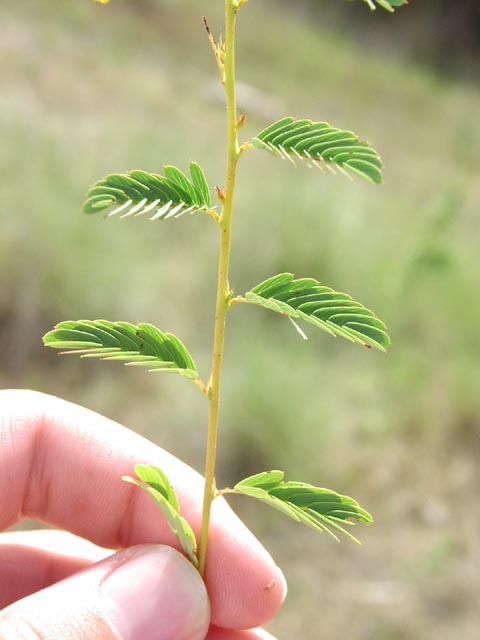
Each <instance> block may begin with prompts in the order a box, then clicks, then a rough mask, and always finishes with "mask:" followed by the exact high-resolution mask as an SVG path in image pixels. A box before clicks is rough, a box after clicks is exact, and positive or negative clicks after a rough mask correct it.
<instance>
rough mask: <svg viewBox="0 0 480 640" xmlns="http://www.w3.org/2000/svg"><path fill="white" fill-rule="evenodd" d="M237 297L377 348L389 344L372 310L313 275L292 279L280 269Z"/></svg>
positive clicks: (382, 327) (384, 328)
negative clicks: (324, 284)
mask: <svg viewBox="0 0 480 640" xmlns="http://www.w3.org/2000/svg"><path fill="white" fill-rule="evenodd" d="M241 301H243V302H248V303H251V304H256V305H259V306H261V307H265V308H266V309H270V310H271V311H275V312H276V313H282V314H284V315H287V316H289V317H290V318H291V319H293V320H295V319H300V320H305V321H306V322H309V323H310V324H313V325H315V326H317V327H319V328H320V329H323V330H324V331H326V332H327V333H330V334H331V335H336V336H342V337H343V338H346V339H347V340H350V341H352V342H357V343H359V344H363V345H365V346H367V347H375V348H376V349H379V350H380V351H385V349H387V348H388V347H389V346H390V338H389V337H388V335H387V333H386V327H385V325H384V323H383V322H382V321H381V320H379V319H378V318H377V317H376V316H375V314H374V313H373V311H370V310H369V309H366V308H365V307H364V306H363V305H362V304H360V303H359V302H356V301H355V300H353V299H352V298H351V296H349V295H348V294H346V293H338V292H337V291H334V290H333V289H331V288H330V287H325V286H323V285H321V284H320V283H319V282H318V281H317V280H314V279H313V278H299V279H297V280H295V279H294V276H293V275H292V274H291V273H281V274H279V275H276V276H273V277H272V278H269V279H268V280H265V281H264V282H261V283H260V284H259V285H257V286H256V287H254V288H253V289H252V290H251V291H248V292H247V293H246V294H245V298H243V299H241Z"/></svg>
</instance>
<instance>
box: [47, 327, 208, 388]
mask: <svg viewBox="0 0 480 640" xmlns="http://www.w3.org/2000/svg"><path fill="white" fill-rule="evenodd" d="M43 342H44V344H45V345H46V346H47V347H53V348H54V349H62V350H63V352H64V353H77V354H79V355H80V356H81V357H83V358H101V359H103V360H120V361H123V362H124V363H125V364H127V365H132V366H143V367H148V369H149V371H154V372H155V371H165V372H169V373H178V374H180V375H182V376H184V377H186V378H190V379H192V380H194V379H197V378H198V372H197V368H196V366H195V363H194V361H193V359H192V357H191V355H190V354H189V352H188V351H187V349H186V347H185V346H184V345H183V343H182V342H181V341H180V340H179V339H178V338H177V337H176V336H174V335H172V334H171V333H163V332H162V331H160V329H157V328H156V327H154V326H153V325H151V324H147V323H140V324H138V325H133V324H130V323H129V322H110V321H109V320H74V321H66V322H60V323H59V324H57V325H56V326H55V328H54V329H53V330H52V331H49V332H48V333H47V334H45V336H44V337H43Z"/></svg>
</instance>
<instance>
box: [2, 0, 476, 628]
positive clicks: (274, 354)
mask: <svg viewBox="0 0 480 640" xmlns="http://www.w3.org/2000/svg"><path fill="white" fill-rule="evenodd" d="M250 4H251V6H250V5H249V6H248V8H247V9H248V10H245V13H244V15H242V16H241V24H240V28H241V31H240V38H239V41H240V42H239V44H240V53H239V59H240V61H241V62H240V74H239V76H240V81H241V82H242V86H241V90H240V101H241V104H242V108H243V109H245V110H246V111H248V112H249V120H248V122H247V125H246V133H247V134H248V135H254V134H255V133H256V132H257V131H259V130H260V129H261V128H263V126H264V125H265V124H266V123H267V122H268V120H273V119H275V118H277V117H281V116H282V115H284V114H285V113H292V114H294V115H298V116H304V117H312V118H317V119H325V120H327V121H329V122H331V123H334V124H335V125H337V126H340V127H348V128H352V129H353V130H355V131H357V132H359V133H361V134H362V135H364V136H365V137H366V138H367V139H368V140H369V141H370V142H371V143H372V144H373V145H374V146H375V147H376V148H378V149H379V150H380V151H381V153H382V155H383V157H384V160H385V163H386V165H387V182H386V184H385V185H384V186H382V187H380V188H373V187H370V186H369V185H364V184H361V183H360V182H357V181H355V182H349V181H348V180H346V179H344V178H341V177H336V178H332V179H330V178H327V177H322V176H320V175H319V174H317V173H314V172H313V171H311V172H309V171H304V172H301V173H300V172H298V170H297V173H296V174H295V173H294V170H293V168H292V167H290V166H287V163H284V164H282V163H280V162H275V161H274V159H272V158H270V157H269V156H268V155H266V154H265V155H262V154H260V153H258V154H252V155H251V156H250V157H248V156H246V157H245V160H244V161H243V162H242V166H241V168H240V190H239V194H238V209H237V216H236V220H235V232H236V234H237V235H236V239H235V246H234V258H233V278H232V284H233V286H234V287H235V289H236V290H237V291H238V292H242V291H245V290H246V289H248V288H250V287H251V286H252V285H254V284H256V283H258V282H260V281H261V280H263V279H264V278H266V277H268V276H270V275H272V274H273V273H275V272H279V271H284V270H291V271H294V272H295V273H296V274H297V275H298V276H303V275H307V276H308V275H311V276H314V277H317V278H319V279H320V280H322V281H323V282H325V283H326V284H329V285H331V286H333V287H334V288H336V289H338V290H346V291H348V292H349V293H351V294H352V295H354V296H355V297H356V298H357V299H359V300H361V301H362V302H363V303H364V304H366V305H367V306H371V307H372V308H373V309H375V311H376V312H378V314H379V316H380V317H381V318H382V319H384V320H385V321H386V322H387V324H388V326H389V329H390V332H391V334H392V337H393V340H394V344H393V347H392V350H391V351H390V353H389V354H387V355H386V356H384V355H382V354H377V353H373V352H367V351H362V349H359V348H358V347H357V348H356V347H355V346H353V345H350V344H347V343H346V344H343V342H341V341H338V340H337V341H334V340H332V339H328V337H327V336H324V335H323V334H320V333H317V332H315V331H313V330H307V332H308V334H309V336H310V340H309V342H308V343H304V342H303V341H302V340H300V339H299V338H298V336H297V334H296V332H295V331H294V330H292V327H291V325H290V324H289V323H287V322H282V318H279V317H277V316H273V314H267V313H266V312H263V311H262V310H261V309H256V308H249V307H248V308H246V307H245V308H242V306H241V305H238V308H235V310H234V312H232V314H231V316H230V324H229V327H228V336H227V338H228V340H229V343H228V345H227V354H226V370H225V377H224V391H225V396H224V402H223V408H222V429H223V432H224V436H225V440H224V441H223V445H221V449H220V476H221V481H222V484H223V483H225V484H226V483H230V482H233V481H235V480H237V479H238V477H240V476H241V475H242V474H246V473H249V472H252V473H253V472H255V471H258V469H260V468H264V467H277V466H280V467H284V468H285V469H287V470H288V475H289V477H293V478H294V477H295V475H300V474H301V476H302V477H304V478H305V479H307V480H308V479H310V480H311V482H313V483H315V484H321V483H323V482H324V483H325V484H327V485H328V486H332V487H334V488H336V489H338V490H340V491H345V492H347V493H349V492H350V493H352V494H353V495H355V496H356V497H358V498H359V499H360V500H361V502H362V503H363V502H364V503H365V505H366V506H367V508H369V509H371V510H372V511H373V512H374V514H375V517H376V520H377V524H376V525H375V527H373V528H372V529H371V530H369V531H368V532H366V533H365V535H364V536H362V537H363V539H364V540H365V546H364V548H363V549H361V550H358V549H357V548H350V547H348V546H346V545H344V546H343V548H342V551H341V552H340V550H338V552H337V553H335V552H336V551H337V550H336V549H332V547H331V543H330V542H329V541H327V540H326V541H320V542H319V541H318V540H316V539H313V536H310V535H309V533H308V532H306V533H304V532H302V531H300V530H299V529H298V528H295V527H294V525H293V524H292V525H290V524H288V523H287V524H285V523H283V522H279V521H278V520H277V519H276V518H275V517H274V515H272V514H265V513H264V512H263V511H262V512H261V513H260V512H258V517H257V518H256V519H255V518H254V517H252V515H251V513H252V512H251V511H250V509H251V505H248V509H249V511H248V513H245V517H246V518H247V519H248V521H249V522H250V523H251V524H252V527H253V528H254V529H255V530H256V531H257V532H260V533H261V534H262V535H263V539H265V541H266V542H267V543H268V544H269V545H270V546H271V547H272V549H273V551H274V554H275V555H276V557H277V559H278V560H279V562H281V563H282V564H284V565H286V569H287V574H288V575H289V577H290V582H291V586H292V589H291V592H292V594H291V600H290V604H287V606H286V611H285V613H284V614H283V615H282V616H281V617H280V619H279V621H278V622H277V623H274V625H273V626H272V630H273V631H276V632H277V634H278V635H279V636H280V637H289V638H294V637H299V638H300V637H306V638H308V637H312V632H311V629H312V627H314V628H315V629H318V627H319V622H318V608H319V607H321V608H322V611H323V613H322V621H321V623H320V627H321V630H322V634H323V635H324V636H325V637H333V636H334V634H335V635H338V636H342V637H345V638H348V639H349V640H350V639H351V640H363V639H369V638H373V637H375V638H376V639H379V640H390V639H392V640H393V639H397V638H398V639H399V638H402V639H405V638H419V637H421V638H425V639H427V640H429V639H430V638H436V637H439V636H441V637H442V639H443V638H445V639H446V640H449V639H450V638H453V637H454V635H455V637H457V636H458V633H459V632H460V633H462V637H463V638H465V640H470V638H471V639H472V640H473V638H476V637H477V635H476V634H477V632H478V629H477V627H476V626H475V615H476V609H475V604H474V596H473V593H474V582H475V580H474V576H473V575H472V569H471V567H474V566H475V565H476V566H478V563H479V558H478V553H479V552H478V548H476V545H475V543H474V540H472V538H471V537H470V535H469V526H468V525H469V523H470V526H472V527H473V524H474V522H475V518H477V519H478V507H476V506H475V505H474V506H473V507H472V498H470V497H468V499H467V498H466V496H472V497H473V495H474V491H475V488H474V482H475V469H476V465H477V460H478V451H479V439H478V429H477V427H478V420H479V415H480V407H479V401H478V390H477V386H478V383H477V382H476V381H478V380H479V379H480V363H479V359H478V355H477V354H478V352H479V346H480V345H479V337H478V331H477V330H476V327H477V322H478V317H479V314H480V301H479V300H480V299H479V297H478V295H477V290H478V281H479V275H480V274H479V267H478V259H477V246H476V245H477V241H476V234H475V233H474V231H473V230H474V228H476V227H474V221H475V220H476V213H477V209H478V204H477V203H478V200H479V195H480V193H479V186H478V180H476V179H475V178H476V173H477V172H478V166H479V160H480V157H479V156H480V152H479V149H480V123H479V121H478V118H475V116H474V114H476V113H478V110H479V107H480V94H479V92H478V90H476V89H475V88H472V87H471V86H463V85H461V84H459V83H457V84H455V83H451V82H447V81H446V80H444V79H442V78H440V77H437V76H434V75H433V74H431V73H429V72H428V70H426V69H419V68H413V67H408V66H405V65H400V64H397V63H396V62H395V61H394V60H391V59H390V60H389V59H388V55H385V56H379V55H378V52H377V53H373V52H372V53H369V52H368V51H365V50H359V49H357V48H355V47H354V46H353V45H352V44H350V43H349V42H347V41H345V40H344V38H343V37H342V35H341V34H335V33H325V32H322V31H321V30H318V29H316V28H313V25H312V24H305V23H304V22H302V21H301V20H300V19H298V18H297V17H296V15H295V12H294V10H293V9H292V10H291V11H289V12H288V11H286V10H283V9H282V10H280V9H279V8H278V5H277V3H275V2H273V1H272V2H266V1H264V2H262V3H253V2H252V3H250ZM115 5H116V6H115ZM196 6H197V2H190V3H189V2H186V1H182V2H175V3H174V2H168V3H162V4H158V5H157V4H156V3H154V2H147V1H146V0H145V1H144V2H142V3H139V2H136V3H132V2H126V1H125V2H116V3H114V5H112V6H111V7H109V8H108V9H106V8H104V7H101V6H99V5H96V4H93V3H89V2H87V1H85V2H77V3H74V5H72V4H71V3H58V2H53V0H24V1H23V2H22V3H10V5H9V7H8V9H7V11H6V12H5V13H6V16H4V19H3V21H2V25H1V26H0V35H1V38H0V43H1V44H0V50H1V53H2V60H3V63H2V64H3V67H2V91H1V92H0V133H1V138H2V148H1V150H0V169H1V172H2V181H1V183H0V201H1V209H0V211H1V213H0V348H1V350H2V353H3V356H4V358H3V367H2V370H1V371H0V383H1V384H2V385H3V386H7V385H17V386H30V387H35V388H38V389H41V390H43V391H48V392H52V393H56V394H58V395H62V396H64V397H67V398H69V399H71V400H73V401H76V402H80V403H83V404H86V405H88V406H90V407H92V408H94V409H97V410H99V411H102V412H103V413H106V414H108V415H109V416H110V417H112V418H116V419H118V420H121V421H122V422H124V423H126V424H128V425H130V426H132V427H134V428H135V429H136V430H138V431H140V432H141V433H144V434H146V435H150V436H151V437H154V438H155V439H156V440H157V441H161V444H162V445H163V446H165V447H166V448H168V449H170V450H172V451H173V452H174V453H175V454H177V455H179V456H181V457H182V458H185V459H186V460H187V461H189V462H190V463H191V464H193V465H194V466H197V467H200V466H201V462H200V460H201V457H202V452H203V440H204V429H203V425H204V421H202V422H201V423H199V416H204V412H205V407H204V406H203V403H202V400H201V398H200V397H198V398H197V395H198V394H196V393H192V391H191V389H190V388H189V386H188V385H184V384H182V381H181V380H174V379H171V378H168V379H167V378H163V379H162V380H161V381H160V379H159V378H157V377H153V376H152V377H149V376H147V375H145V374H142V373H139V372H132V371H128V370H123V369H119V368H118V367H115V365H111V366H110V365H108V364H106V363H105V364H99V363H82V364H80V363H79V362H78V361H76V360H73V359H72V360H70V359H67V358H64V359H59V358H57V356H56V354H54V353H53V352H52V353H46V352H45V350H44V349H43V347H42V346H41V340H40V336H41V335H42V334H43V333H44V332H45V331H47V330H48V329H49V328H51V326H52V325H53V324H54V323H56V322H58V321H59V320H63V319H66V318H81V317H91V318H94V317H95V318H96V317H108V318H111V319H125V320H127V321H130V322H138V321H149V322H152V323H154V324H157V325H158V326H160V327H162V328H163V329H166V330H171V331H173V332H174V333H176V334H178V335H179V336H180V337H181V338H182V340H184V341H185V343H186V344H187V345H188V346H189V348H190V350H191V351H192V353H193V354H194V356H195V360H196V361H197V364H198V365H199V366H200V367H201V368H202V370H203V371H206V370H207V369H208V366H209V359H210V356H209V349H210V342H211V335H210V329H209V327H210V326H211V321H212V313H213V293H212V291H213V286H214V277H215V276H214V269H215V260H214V259H212V253H213V252H215V251H216V238H215V234H216V231H215V229H214V228H213V225H209V224H208V223H204V222H203V218H202V219H195V218H191V219H188V220H186V219H181V220H179V221H176V222H172V223H170V224H157V225H154V224H153V223H152V224H149V223H147V221H143V220H138V221H134V222H132V221H116V220H112V221H109V222H105V221H104V220H103V219H102V218H99V219H95V218H86V217H85V216H82V215H80V214H79V209H80V204H81V201H82V198H83V195H84V193H85V191H86V189H87V187H88V185H89V184H90V183H91V182H93V181H94V180H96V179H98V178H99V177H100V176H101V175H103V174H105V173H109V172H111V171H123V170H128V169H130V168H134V167H138V168H144V169H146V170H151V171H158V170H159V169H160V167H161V165H162V164H164V163H172V164H176V165H177V166H179V167H183V168H186V167H187V165H188V162H189V161H190V160H191V159H194V160H197V161H199V162H200V163H201V164H202V166H204V167H205V169H206V172H207V176H208V177H209V179H210V182H211V183H213V184H215V183H216V184H221V183H222V180H223V141H224V140H223V139H224V108H223V106H222V104H221V100H220V95H219V92H218V88H217V87H216V84H215V81H216V75H215V74H216V69H215V65H214V63H213V61H212V60H211V56H210V52H209V50H208V45H207V42H206V39H205V38H204V34H203V33H202V29H201V23H200V20H199V19H198V18H199V17H198V16H197V15H196V14H197V13H199V12H197V11H196V10H195V9H196ZM192 8H193V10H192ZM209 11H210V9H209ZM211 11H212V13H211V14H210V13H209V16H208V17H209V20H210V23H211V26H212V28H215V27H216V25H217V24H219V17H218V16H219V14H218V13H215V11H216V9H212V10H211ZM182 19H184V20H185V22H184V23H183V24H182V22H181V20H182ZM267 24H268V29H266V28H265V25H267ZM187 43H189V44H188V45H187ZM292 51H295V55H292ZM333 51H335V55H333V54H332V52H333ZM278 87H280V88H281V90H278ZM312 88H313V90H312ZM105 257H106V259H105ZM173 280H175V286H173V284H172V283H173ZM179 283H180V284H181V286H180V287H179V286H178V284H179ZM205 297H207V298H209V299H210V300H211V305H210V306H203V305H201V304H200V302H199V301H200V300H203V299H204V298H205ZM46 372H48V375H47V374H46ZM279 397H282V406H281V407H279V406H278V398H279ZM161 425H168V428H165V430H164V431H163V432H162V429H161ZM159 426H160V431H161V436H159V435H158V434H154V432H153V429H154V428H155V429H158V427H159ZM273 441H275V442H276V443H277V445H276V446H275V447H274V446H273V445H272V443H273ZM390 495H393V496H394V499H393V500H392V499H391V498H390V497H389V496H390ZM237 505H238V508H239V510H240V511H241V512H243V510H244V508H246V507H245V506H244V504H243V502H242V501H241V500H239V501H238V502H236V504H235V506H237ZM255 513H257V512H255ZM290 526H291V527H292V528H290ZM287 540H288V545H287V544H286V541H287ZM292 540H293V542H292ZM292 544H294V545H295V546H294V550H295V549H297V550H298V554H297V553H295V551H294V552H293V553H291V551H288V550H286V549H290V550H291V549H292V547H291V545H292ZM477 546H478V545H477ZM305 550H306V551H307V553H306V554H305ZM310 556H314V560H312V558H311V557H310ZM411 567H414V568H415V571H413V570H411ZM300 602H301V603H303V613H302V616H298V615H296V614H295V612H294V611H295V608H296V606H297V604H298V603H300ZM352 620H355V624H354V625H353V624H352Z"/></svg>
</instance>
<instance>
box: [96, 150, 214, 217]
mask: <svg viewBox="0 0 480 640" xmlns="http://www.w3.org/2000/svg"><path fill="white" fill-rule="evenodd" d="M190 175H191V179H189V178H188V177H187V176H186V175H185V174H184V173H183V172H182V171H180V169H177V168H176V167H172V166H166V167H164V175H163V176H161V175H157V174H155V173H147V172H146V171H139V170H135V171H130V172H129V173H112V174H110V175H108V176H106V177H105V178H103V179H102V180H100V181H99V182H96V183H95V184H94V185H92V187H91V188H90V190H89V191H88V193H87V198H86V200H85V203H84V205H83V210H84V212H85V213H99V212H103V213H105V214H107V215H108V216H113V215H116V214H121V217H122V218H127V217H129V216H141V215H148V217H149V219H150V220H166V219H167V218H172V217H174V218H178V217H179V216H182V215H184V214H186V213H196V212H203V213H208V214H209V215H216V214H215V211H214V209H215V208H211V206H210V202H211V201H210V189H209V187H208V184H207V181H206V178H205V174H204V173H203V170H202V169H201V167H200V166H199V165H198V164H196V163H195V162H192V163H191V164H190Z"/></svg>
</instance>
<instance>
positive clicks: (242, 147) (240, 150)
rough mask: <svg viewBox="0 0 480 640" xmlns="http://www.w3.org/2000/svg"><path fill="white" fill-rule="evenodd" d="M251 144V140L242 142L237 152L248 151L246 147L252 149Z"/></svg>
mask: <svg viewBox="0 0 480 640" xmlns="http://www.w3.org/2000/svg"><path fill="white" fill-rule="evenodd" d="M253 148H254V147H253V144H252V143H251V142H244V143H243V144H242V146H241V147H240V149H239V153H240V154H242V153H243V152H244V151H248V149H253Z"/></svg>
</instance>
